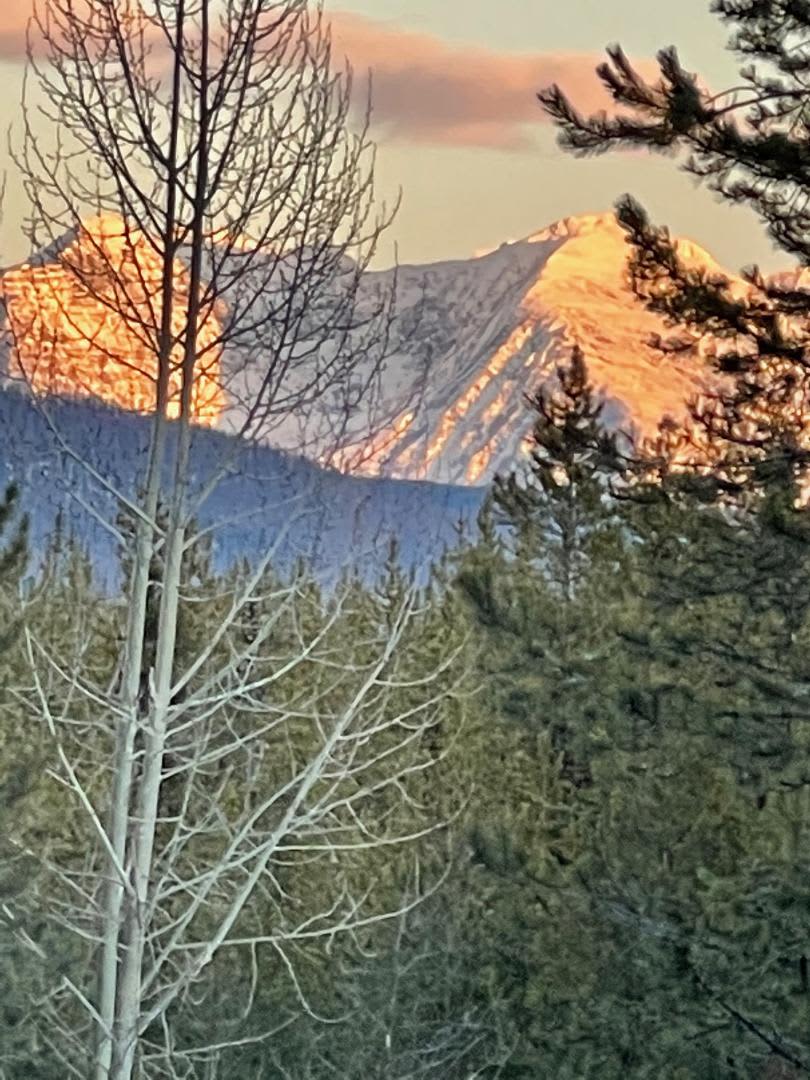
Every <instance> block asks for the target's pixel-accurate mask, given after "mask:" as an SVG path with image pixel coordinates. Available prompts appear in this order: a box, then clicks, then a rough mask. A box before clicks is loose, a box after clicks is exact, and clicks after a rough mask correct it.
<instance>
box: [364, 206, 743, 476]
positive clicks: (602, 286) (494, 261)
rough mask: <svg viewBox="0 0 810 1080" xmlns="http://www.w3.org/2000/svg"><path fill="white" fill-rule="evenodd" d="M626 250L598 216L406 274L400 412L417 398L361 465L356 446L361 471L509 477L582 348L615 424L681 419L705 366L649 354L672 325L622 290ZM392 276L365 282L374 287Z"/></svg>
mask: <svg viewBox="0 0 810 1080" xmlns="http://www.w3.org/2000/svg"><path fill="white" fill-rule="evenodd" d="M678 246H679V251H680V254H681V257H682V258H683V259H684V260H685V261H686V262H687V263H688V264H689V265H691V266H696V267H701V268H704V269H705V270H707V271H708V272H711V273H723V271H722V269H721V267H720V266H719V265H718V264H717V263H716V262H715V260H714V259H713V258H712V257H711V256H710V255H709V254H708V252H706V251H704V250H703V249H702V248H700V247H699V246H698V245H697V244H693V243H690V242H689V241H684V240H681V241H678ZM627 253H628V248H627V244H626V241H625V233H624V231H623V230H622V229H621V227H620V226H619V224H618V222H617V220H616V218H615V215H613V214H612V213H611V214H590V215H584V216H581V217H573V218H567V219H565V220H563V221H560V222H557V223H556V224H554V225H552V226H550V227H549V228H547V229H544V230H542V231H541V232H538V233H535V234H533V235H532V236H529V237H527V238H526V239H524V240H521V241H519V242H517V243H510V244H503V245H501V246H500V247H499V248H498V249H496V250H495V251H492V252H490V253H488V254H485V255H483V256H481V257H479V258H474V259H469V260H462V261H454V262H443V263H437V264H434V265H431V266H426V267H422V266H406V267H402V268H400V269H399V271H398V304H397V307H398V313H399V318H400V320H401V321H402V322H403V323H405V325H406V326H407V330H408V335H409V337H408V340H407V342H405V343H403V344H401V345H400V347H399V348H398V349H397V351H396V354H395V356H394V357H393V359H392V360H391V361H390V362H389V364H388V366H387V369H386V378H387V380H388V383H387V386H386V390H387V401H388V409H389V411H391V412H392V413H394V412H395V408H396V400H397V395H399V396H401V398H402V400H403V402H406V403H407V402H408V401H411V402H414V404H403V406H402V409H401V411H400V413H399V414H398V415H397V416H396V420H395V421H394V423H393V424H392V426H391V429H390V430H389V432H388V433H387V434H386V438H385V439H384V440H381V442H383V443H384V449H383V450H382V452H381V453H380V454H378V455H376V456H374V457H372V458H370V459H369V460H368V461H367V462H365V463H364V462H363V460H362V459H363V444H362V441H360V442H359V443H358V444H357V445H356V446H355V447H354V451H355V453H356V456H357V459H358V461H359V462H360V465H361V467H363V468H366V469H367V470H369V471H379V472H382V473H383V474H385V475H390V476H407V477H425V478H429V479H433V480H441V481H447V482H453V483H464V484H480V483H484V482H486V481H488V480H490V479H491V477H492V476H493V475H494V473H495V472H498V471H503V470H508V469H509V468H511V467H512V465H513V464H514V462H515V460H516V459H517V457H518V456H519V454H520V450H521V444H522V443H523V441H524V439H525V436H526V434H527V432H528V430H529V428H530V426H531V417H530V415H529V414H528V412H527V409H526V405H525V395H526V394H527V393H530V392H532V391H533V390H534V389H535V388H536V387H538V386H539V385H541V384H542V383H544V382H545V381H546V380H548V379H550V378H553V375H554V371H555V369H556V367H557V366H558V365H559V363H560V362H562V361H565V360H566V359H567V358H568V357H569V356H570V352H571V348H572V346H573V345H574V344H579V345H580V346H581V347H582V349H583V350H584V353H585V356H586V359H587V361H588V366H589V371H590V374H591V377H592V379H593V381H594V383H595V385H596V387H597V388H598V389H599V391H600V392H601V393H602V395H603V396H604V398H605V400H606V409H605V417H606V419H607V421H608V422H609V423H610V424H612V425H614V426H623V427H630V426H632V427H634V428H636V429H638V430H640V431H641V432H643V433H645V434H649V433H651V432H653V431H654V430H655V428H656V427H657V425H658V422H659V421H660V420H661V418H662V417H663V416H664V415H666V414H669V415H673V416H676V417H677V416H680V415H682V414H683V413H684V411H685V402H686V400H687V399H688V398H690V397H692V396H693V395H694V394H695V393H697V392H698V391H699V389H700V387H701V385H702V380H703V378H704V377H705V374H706V369H705V366H704V363H703V361H702V359H701V357H700V356H699V355H697V354H692V355H684V356H678V357H673V358H669V357H668V358H667V359H662V357H661V356H660V354H659V353H658V352H656V351H655V350H654V349H653V348H651V347H650V345H649V344H648V341H649V339H650V337H651V336H653V335H655V334H660V333H661V332H662V330H663V327H662V324H661V321H660V320H659V319H658V317H657V316H655V315H653V314H652V313H650V312H649V311H647V310H646V309H645V308H644V307H643V306H642V305H641V304H640V303H639V302H638V300H637V299H636V297H635V296H634V295H633V293H632V292H631V290H630V288H629V287H628V285H627V283H626V280H625V278H626V273H625V271H626V265H627ZM390 275H391V271H387V272H383V273H378V274H372V275H368V277H369V282H368V285H369V288H374V287H376V288H379V287H380V285H381V281H382V280H383V279H385V278H386V276H388V277H390ZM726 276H728V277H729V278H732V275H726ZM732 280H733V278H732ZM422 290H424V295H423V292H422ZM362 427H363V421H362V419H360V420H359V421H358V431H361V430H362ZM346 458H347V460H349V461H351V451H347V453H346Z"/></svg>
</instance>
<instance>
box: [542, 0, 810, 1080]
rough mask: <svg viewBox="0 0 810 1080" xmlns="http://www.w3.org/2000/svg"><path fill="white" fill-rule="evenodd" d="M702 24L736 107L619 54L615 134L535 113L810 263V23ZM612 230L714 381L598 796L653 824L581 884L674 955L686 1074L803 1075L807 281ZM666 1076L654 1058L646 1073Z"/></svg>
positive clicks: (668, 983)
mask: <svg viewBox="0 0 810 1080" xmlns="http://www.w3.org/2000/svg"><path fill="white" fill-rule="evenodd" d="M713 9H714V11H715V12H716V13H717V14H718V15H719V16H720V17H721V18H722V19H723V20H724V21H726V22H727V23H729V24H730V25H731V27H732V29H733V33H732V38H731V42H730V44H731V47H732V49H733V50H734V51H735V52H737V53H738V54H739V55H741V56H742V57H743V58H744V60H745V66H744V67H743V69H742V71H741V82H742V86H741V87H736V88H734V89H732V90H730V91H728V92H727V93H725V94H711V93H709V92H708V91H707V90H706V89H705V88H704V87H703V86H702V85H701V83H700V82H699V80H698V78H697V77H696V76H695V75H693V74H691V73H689V72H687V71H686V70H685V69H684V68H683V66H682V65H681V63H680V60H679V58H678V54H677V52H676V51H675V49H673V48H669V49H666V50H664V51H662V52H661V53H660V54H659V57H658V60H659V69H660V77H659V79H658V80H656V81H651V80H647V79H645V78H644V77H642V76H641V75H640V74H639V73H638V71H636V70H635V69H634V68H633V66H632V64H631V63H630V61H629V60H628V59H627V57H626V56H625V54H624V53H623V52H622V50H621V49H620V48H619V47H615V48H613V49H611V50H610V51H609V58H608V62H607V63H605V64H603V65H602V66H601V67H600V68H599V74H600V76H601V78H602V80H603V82H604V83H605V85H606V87H607V88H608V90H609V92H610V93H611V95H612V97H613V99H614V101H615V102H616V104H617V111H616V113H615V115H612V116H610V117H608V116H607V115H605V114H600V115H598V116H594V117H584V116H582V115H580V114H579V113H578V112H577V111H576V110H575V109H574V108H573V107H572V106H571V104H570V102H569V101H568V100H567V98H566V97H565V94H564V93H563V91H562V90H560V88H558V87H551V88H549V89H548V90H545V91H543V92H542V93H541V94H540V99H541V102H542V103H543V105H544V106H545V108H546V109H547V111H548V112H549V113H550V114H551V116H552V117H553V118H554V119H555V120H556V121H557V123H558V124H559V126H560V128H561V132H562V135H561V139H562V143H563V145H564V146H566V147H567V148H569V149H570V150H572V151H573V152H574V153H576V154H581V155H584V154H592V153H601V152H604V151H606V150H609V149H610V148H612V147H618V146H634V147H643V148H647V149H650V150H653V151H663V152H671V151H672V150H685V151H686V155H685V157H684V158H683V159H682V160H684V161H685V167H686V169H687V170H688V171H690V172H691V173H692V174H693V175H695V176H696V177H697V178H698V179H699V180H700V181H702V182H706V183H707V184H708V185H709V186H710V187H711V188H712V189H713V190H714V191H715V192H716V193H718V194H719V196H720V197H721V198H722V199H723V200H726V201H728V202H732V203H741V204H744V205H747V206H749V207H750V208H751V209H752V210H753V211H754V212H755V213H756V214H757V215H758V216H759V218H760V220H761V221H762V222H763V224H764V225H765V227H766V228H767V230H768V232H769V234H770V236H771V238H772V239H773V240H774V241H775V242H776V244H777V245H778V246H779V247H780V248H781V249H782V250H784V251H785V252H786V253H787V254H789V255H791V256H793V257H794V258H797V259H798V261H799V263H800V264H801V265H802V266H806V265H808V262H810V240H808V237H810V229H808V225H810V217H808V210H807V195H808V184H809V183H810V178H809V177H808V172H807V148H808V142H809V140H810V135H809V134H808V126H807V119H806V112H807V101H808V92H807V88H806V74H807V70H808V67H809V66H810V56H809V55H808V52H807V44H806V42H807V37H808V31H809V30H810V5H808V4H807V3H805V2H804V0H801V2H798V3H795V2H793V0H774V2H769V3H760V2H758V0H715V3H714V4H713ZM618 212H619V220H620V221H621V223H622V224H623V225H624V227H625V228H626V230H627V233H628V239H629V240H630V243H631V247H630V252H631V255H630V271H631V279H632V283H633V286H634V288H635V290H636V292H637V294H638V295H639V297H640V298H641V299H642V300H643V301H644V302H645V303H646V304H647V306H648V307H649V308H651V309H652V310H653V311H656V312H658V313H659V314H660V315H662V316H663V318H664V320H665V322H666V323H667V324H668V325H669V327H670V328H671V330H672V331H673V333H671V334H670V336H669V337H668V338H667V339H664V340H662V341H661V342H660V343H659V344H660V346H661V348H662V351H663V352H664V353H666V352H668V351H672V350H679V349H683V348H685V347H688V346H690V345H691V344H692V343H694V342H695V341H696V340H697V339H701V338H702V339H703V340H704V344H707V345H708V347H707V348H704V350H703V351H704V352H705V353H707V354H708V356H709V362H710V363H711V365H712V366H713V368H714V370H715V373H716V374H717V376H719V377H720V378H719V379H718V381H717V382H716V384H715V387H714V389H713V390H711V391H709V392H707V393H706V394H705V395H703V396H702V398H701V399H700V400H698V401H696V402H694V403H693V404H692V407H691V410H690V412H691V432H689V433H688V434H685V435H684V437H683V439H682V440H681V450H683V448H684V447H688V448H689V449H688V452H687V453H686V454H684V453H681V454H680V455H679V457H678V460H677V462H673V461H672V460H670V461H669V462H667V461H663V462H657V463H650V462H647V463H646V467H647V468H649V470H650V474H651V475H652V476H653V477H655V474H656V472H657V473H658V476H657V477H655V479H656V481H657V484H658V490H657V493H656V492H654V491H653V488H655V486H656V485H651V486H648V487H647V488H646V491H645V492H644V496H645V501H646V508H645V510H644V513H643V515H642V518H643V519H644V520H645V521H646V530H647V539H646V544H647V547H646V550H647V553H648V555H649V556H650V558H649V559H648V562H647V569H648V572H649V585H648V588H649V592H648V601H649V603H648V607H647V619H646V623H645V624H644V625H641V626H639V627H638V628H637V630H638V633H637V638H638V642H637V644H641V646H642V650H643V651H645V652H646V654H647V656H648V657H651V658H652V660H653V662H654V663H655V664H657V667H658V670H659V672H660V675H661V678H660V682H659V685H658V688H657V689H658V690H659V691H660V693H658V694H657V695H656V701H657V705H658V709H657V717H658V721H659V723H658V726H657V729H656V730H657V742H656V740H653V741H651V742H650V743H649V744H648V746H647V748H646V750H645V756H644V757H636V766H637V767H641V768H643V772H639V773H637V774H636V776H635V778H634V776H633V771H632V768H631V769H630V771H628V772H627V775H626V779H625V781H624V782H623V783H622V784H619V783H618V777H619V769H618V766H619V765H620V759H619V756H618V755H614V758H613V760H612V761H611V760H610V759H609V758H608V759H606V762H605V768H606V770H607V772H608V773H612V776H613V778H612V779H611V778H610V776H607V777H605V778H604V780H603V782H607V784H608V786H610V787H612V788H613V789H614V790H615V791H616V792H622V800H623V801H622V806H623V809H624V816H625V817H627V818H629V820H631V821H634V822H635V821H643V822H644V823H645V828H644V829H643V830H642V831H641V832H639V833H638V834H635V835H634V836H627V835H623V836H622V840H621V842H618V841H617V840H616V837H615V835H614V832H613V831H610V830H609V831H608V832H607V833H606V834H605V843H603V844H602V849H601V850H602V853H603V854H602V856H601V858H602V859H603V865H602V868H601V870H597V871H596V872H595V879H592V881H594V880H596V879H600V884H599V886H595V889H596V895H600V894H601V895H602V896H604V890H605V886H606V883H608V882H610V883H613V887H614V893H615V886H616V883H617V882H618V883H621V889H620V892H621V894H622V896H621V900H620V901H619V902H618V905H619V910H620V911H621V912H622V916H623V917H624V918H625V920H626V924H627V925H635V927H636V931H637V935H638V937H637V940H638V943H639V945H643V947H644V949H645V951H646V952H648V953H649V955H650V961H651V963H654V962H655V961H654V956H655V955H656V954H657V956H658V962H659V964H660V968H661V970H662V971H665V970H670V971H672V970H673V969H671V968H669V969H668V968H667V967H666V965H664V964H662V963H661V960H662V958H663V957H665V956H667V955H669V956H679V957H680V959H679V965H678V969H677V970H679V971H680V975H679V977H677V978H674V979H673V978H672V977H670V979H669V980H663V981H662V982H661V985H660V987H659V989H658V990H657V991H656V992H655V993H653V994H648V995H647V1000H648V1002H655V1001H656V1000H666V998H667V995H668V1000H669V1007H668V1010H667V1013H666V1015H668V1017H669V1019H668V1028H669V1032H670V1034H671V1039H672V1042H673V1045H675V1046H677V1047H679V1051H678V1052H679V1054H680V1055H681V1056H682V1055H683V1053H684V1050H685V1048H686V1047H687V1046H688V1045H689V1040H690V1038H692V1039H699V1040H700V1041H701V1044H702V1046H703V1047H704V1049H705V1050H706V1051H707V1052H708V1054H709V1057H708V1058H707V1063H706V1064H705V1065H704V1067H703V1068H704V1069H708V1070H710V1071H707V1072H705V1073H703V1072H701V1073H700V1074H701V1075H703V1074H706V1075H727V1076H730V1077H732V1076H733V1077H737V1076H757V1077H759V1076H766V1075H768V1076H771V1075H784V1076H791V1077H793V1076H799V1075H806V1074H807V1072H808V1070H809V1069H810V1046H809V1045H808V1041H807V1025H808V1020H809V1019H810V998H808V994H807V979H806V977H805V974H804V973H805V972H806V970H807V960H806V956H805V948H804V945H803V942H804V940H805V939H806V932H807V925H808V923H807V910H808V908H807V881H808V873H807V867H808V865H809V864H810V846H809V845H810V817H808V813H807V810H808V808H807V791H808V784H809V783H810V777H808V775H807V769H806V757H807V719H808V711H807V708H806V704H805V701H806V686H805V677H806V676H805V671H806V663H805V655H806V644H805V643H806V641H807V585H806V582H807V568H808V566H807V539H808V532H807V520H808V519H807V510H806V509H805V508H804V507H805V505H806V492H807V479H808V473H807V466H808V440H807V435H806V416H807V407H808V403H809V399H808V392H807V391H808V370H810V364H809V363H808V332H810V319H809V318H808V316H810V294H808V292H807V291H806V289H805V288H804V287H803V285H802V282H801V279H800V277H799V276H798V275H782V276H779V277H777V278H775V279H773V280H770V281H768V280H766V279H765V278H764V277H763V275H762V274H761V273H760V272H759V271H758V270H757V269H756V268H753V269H751V270H748V271H746V272H745V277H746V279H747V282H748V290H747V291H741V290H739V289H734V290H732V289H731V288H730V287H729V283H728V281H727V280H726V279H724V278H723V277H722V276H721V275H716V274H710V273H708V272H706V271H705V270H702V269H696V268H695V267H694V266H690V265H688V264H686V263H685V262H684V261H683V260H682V259H681V257H680V254H679V250H678V247H677V245H676V244H675V243H674V242H673V241H672V239H671V237H670V235H669V233H668V232H667V230H666V229H663V228H656V227H654V226H653V225H651V223H650V222H649V220H648V218H647V216H646V214H645V213H644V211H643V210H642V208H641V207H640V206H639V205H638V204H637V203H636V202H635V201H634V200H633V199H631V198H629V197H626V198H625V199H623V200H622V201H621V203H620V204H619V207H618ZM674 441H675V442H677V441H678V440H677V438H676V439H675V440H674ZM673 466H674V467H673ZM647 696H648V697H649V694H648V695H647ZM626 761H627V767H628V768H630V766H631V763H632V761H633V755H632V754H628V755H627V757H626ZM645 789H646V790H645ZM686 792H688V793H689V796H688V797H687V798H683V794H684V793H686ZM668 819H669V821H670V822H676V823H677V825H678V826H679V827H680V829H681V832H680V834H679V836H678V835H677V834H676V833H674V832H673V831H671V826H670V825H668V824H667V820H668ZM673 839H674V840H676V841H677V843H676V845H675V846H674V847H673V844H672V842H671V841H672V840H673ZM611 840H612V841H613V843H608V841H611ZM611 851H612V854H609V853H610V852H611ZM595 866H596V864H594V867H595ZM653 866H658V867H659V868H660V869H659V870H658V872H657V874H655V875H653V874H652V872H651V867H653ZM634 891H635V894H636V895H635V897H633V896H632V894H633V892H634ZM615 903H616V901H615V896H614V907H615ZM661 995H663V998H661ZM695 1003H696V1004H697V1006H698V1009H697V1012H695V1013H694V1014H693V1016H692V1018H691V1019H690V1018H689V1012H690V1009H691V1007H692V1005H693V1004H695ZM701 1009H702V1011H703V1017H702V1020H701V1019H700V1011H701ZM659 1011H660V1010H659ZM690 1026H691V1028H692V1031H693V1035H692V1036H689V1034H688V1032H689V1029H690ZM698 1032H699V1034H698ZM692 1045H694V1042H693V1043H692ZM655 1056H656V1055H655V1052H654V1043H653V1042H652V1041H651V1042H649V1043H648V1044H647V1047H646V1049H645V1050H644V1055H643V1058H644V1060H645V1061H647V1062H649V1061H650V1060H654V1059H655ZM683 1060H684V1068H686V1069H692V1070H694V1069H695V1067H696V1066H695V1060H696V1059H694V1058H693V1059H691V1060H690V1058H689V1056H688V1054H687V1056H686V1058H685V1059H683ZM693 1074H694V1073H686V1074H685V1075H693ZM656 1075H658V1074H656Z"/></svg>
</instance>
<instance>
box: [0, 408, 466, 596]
mask: <svg viewBox="0 0 810 1080" xmlns="http://www.w3.org/2000/svg"><path fill="white" fill-rule="evenodd" d="M149 426H150V425H149V422H148V420H147V419H146V418H145V417H143V416H139V415H137V414H136V413H134V412H122V411H119V410H117V409H114V408H112V407H110V406H108V405H105V404H104V403H102V402H99V401H93V400H81V401H69V400H60V399H54V400H52V401H49V402H48V403H47V407H46V408H45V409H43V408H41V407H40V405H39V404H38V403H37V402H36V401H35V400H34V399H33V398H32V397H31V396H30V395H27V394H22V393H20V392H18V391H16V390H9V389H6V390H2V391H0V484H2V485H3V486H4V485H5V483H6V482H8V481H9V480H15V481H17V482H18V483H19V485H20V489H21V497H22V500H23V509H24V510H25V511H26V512H27V513H28V514H29V517H30V540H31V550H32V553H33V559H34V561H35V562H36V560H37V559H38V557H39V556H40V555H41V553H42V552H43V550H44V548H45V545H46V543H47V540H48V537H49V536H50V535H51V534H52V532H53V526H54V521H55V518H56V515H57V513H58V512H61V514H62V518H63V521H64V526H65V529H66V530H68V531H70V532H71V533H72V534H73V535H74V536H75V537H76V538H77V539H78V540H79V541H80V543H81V544H82V545H83V546H84V547H85V548H86V549H87V550H88V551H89V552H90V553H91V554H92V558H93V564H94V566H95V568H96V571H97V573H98V574H99V577H100V580H101V581H102V582H106V583H108V584H110V585H112V584H114V582H115V580H116V575H117V567H118V545H117V540H116V537H115V534H114V525H115V521H116V513H117V502H116V499H115V497H114V495H113V490H115V491H117V492H119V493H121V494H123V495H124V496H125V497H126V496H128V497H132V496H133V495H134V493H135V490H136V487H137V484H138V483H139V481H140V479H141V476H142V470H143V463H144V459H145V456H146V453H147V449H148V441H149ZM173 452H174V440H173V435H171V436H170V440H169V446H168V459H169V461H171V459H172V455H173ZM223 461H227V462H228V468H227V470H225V471H224V474H223V475H221V476H219V472H220V467H221V465H222V463H223ZM80 462H81V463H80ZM94 472H95V474H96V475H97V476H101V477H103V479H104V484H103V485H102V484H100V483H99V482H98V480H97V479H96V478H95V477H94V475H93V473H94ZM191 474H192V490H193V492H194V493H195V494H196V493H199V492H201V491H202V489H204V488H206V487H209V486H210V488H211V490H210V492H209V493H208V494H207V497H206V498H205V500H204V501H203V502H202V503H201V504H200V506H199V509H198V510H197V513H196V520H197V522H198V524H199V526H200V527H201V528H203V529H208V530H210V534H211V539H212V549H213V557H214V561H215V564H216V566H217V567H219V568H220V569H224V568H226V567H228V566H230V565H232V564H233V563H234V562H235V560H237V559H241V558H247V559H248V560H253V559H255V558H256V557H257V556H259V555H262V554H263V553H264V552H265V551H266V550H267V549H268V546H269V545H272V544H276V545H277V549H276V553H275V556H274V560H273V562H274V565H275V566H276V567H280V568H284V567H287V568H289V567H290V566H292V564H293V563H294V562H295V561H296V560H298V559H304V560H305V561H306V563H307V564H308V565H309V566H310V567H311V568H312V569H313V570H314V571H315V572H316V573H318V574H319V575H321V576H323V577H324V578H326V579H334V577H335V575H336V574H338V573H339V572H340V571H342V570H343V569H349V568H354V569H356V570H358V571H359V572H361V573H363V574H364V575H366V576H373V575H374V573H375V572H376V571H378V570H379V569H380V568H381V567H382V565H383V563H384V562H385V559H386V558H387V556H388V552H389V549H390V542H391V540H392V538H396V540H397V543H398V549H399V559H400V562H401V564H402V565H404V566H405V567H406V568H413V569H414V570H416V571H417V572H420V571H424V570H425V569H426V567H427V565H428V564H429V563H430V562H431V561H434V560H436V559H438V558H439V557H440V556H441V555H442V554H443V553H444V552H445V551H446V550H448V549H452V548H453V547H455V546H457V544H458V542H459V539H460V535H461V534H460V528H469V527H471V526H472V522H473V521H474V518H475V515H476V513H477V512H478V509H479V507H480V503H481V494H482V493H481V491H480V490H479V489H474V488H462V487H453V486H451V485H442V484H434V483H426V482H422V481H402V480H390V479H386V478H370V477H354V476H347V475H344V474H342V473H339V472H337V471H335V470H332V469H324V468H321V467H320V466H318V465H316V464H314V463H312V462H310V461H307V460H304V459H302V458H297V457H294V456H293V455H289V454H286V453H284V452H282V451H279V450H275V449H273V448H271V447H266V446H250V445H249V444H247V443H246V442H244V441H242V440H239V439H237V438H235V437H234V436H229V435H226V434H224V433H221V432H217V431H212V430H211V429H210V428H207V427H205V426H200V427H198V428H196V429H195V431H194V439H193V444H192V455H191Z"/></svg>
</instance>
